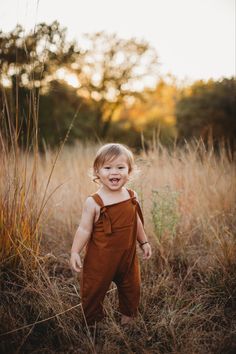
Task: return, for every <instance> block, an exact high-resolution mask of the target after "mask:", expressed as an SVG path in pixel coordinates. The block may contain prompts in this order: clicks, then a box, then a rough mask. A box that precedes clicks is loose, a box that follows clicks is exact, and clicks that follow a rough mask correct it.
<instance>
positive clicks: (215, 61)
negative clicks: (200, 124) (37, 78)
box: [0, 0, 236, 81]
mask: <svg viewBox="0 0 236 354" xmlns="http://www.w3.org/2000/svg"><path fill="white" fill-rule="evenodd" d="M54 20H58V21H59V22H60V24H61V25H62V26H63V27H67V29H68V39H76V40H79V38H80V36H81V35H82V34H83V33H91V32H97V31H106V32H108V33H117V35H118V36H120V37H122V38H131V37H135V38H137V39H144V40H146V41H148V42H149V43H150V45H152V46H154V47H155V48H156V51H157V54H158V56H159V63H160V72H161V73H162V74H168V73H171V74H173V75H174V76H176V78H177V79H179V80H185V81H194V80H200V79H203V80H208V79H210V78H213V79H216V80H218V79H221V78H223V77H232V76H235V75H236V68H235V60H236V58H235V0H119V1H117V0H116V1H114V0H113V1H112V0H67V1H64V0H5V1H4V0H0V30H2V31H3V32H9V31H11V30H12V29H13V28H14V27H15V26H16V24H17V23H20V24H21V25H23V27H24V28H25V29H26V30H30V29H32V28H34V26H35V24H36V23H39V22H46V23H48V24H50V23H51V22H52V21H54Z"/></svg>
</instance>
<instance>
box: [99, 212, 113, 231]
mask: <svg viewBox="0 0 236 354" xmlns="http://www.w3.org/2000/svg"><path fill="white" fill-rule="evenodd" d="M100 213H101V215H102V221H103V228H104V232H105V234H106V235H111V232H112V230H111V220H110V217H109V215H108V213H107V208H106V207H104V206H103V207H101V210H100Z"/></svg>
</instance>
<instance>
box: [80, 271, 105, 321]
mask: <svg viewBox="0 0 236 354" xmlns="http://www.w3.org/2000/svg"><path fill="white" fill-rule="evenodd" d="M110 284H111V279H110V278H107V277H105V276H104V277H101V276H100V277H98V278H96V279H94V278H90V277H89V276H88V277H87V276H86V274H82V277H81V281H80V289H81V290H80V293H81V299H82V307H83V311H84V315H85V319H86V321H87V323H88V324H89V325H90V324H94V323H95V321H100V320H101V319H102V318H103V317H104V311H103V301H104V298H105V295H106V293H107V291H108V289H109V286H110Z"/></svg>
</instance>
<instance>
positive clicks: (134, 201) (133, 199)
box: [131, 197, 137, 205]
mask: <svg viewBox="0 0 236 354" xmlns="http://www.w3.org/2000/svg"><path fill="white" fill-rule="evenodd" d="M131 200H132V203H133V204H134V205H137V200H136V197H132V199H131Z"/></svg>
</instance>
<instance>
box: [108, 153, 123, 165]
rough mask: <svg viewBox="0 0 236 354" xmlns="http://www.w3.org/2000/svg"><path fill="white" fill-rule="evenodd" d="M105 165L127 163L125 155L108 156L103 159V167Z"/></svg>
mask: <svg viewBox="0 0 236 354" xmlns="http://www.w3.org/2000/svg"><path fill="white" fill-rule="evenodd" d="M106 163H114V164H117V163H128V157H127V156H126V155H125V154H120V155H118V156H116V155H114V156H109V157H107V158H105V160H104V163H103V165H104V164H106Z"/></svg>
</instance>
